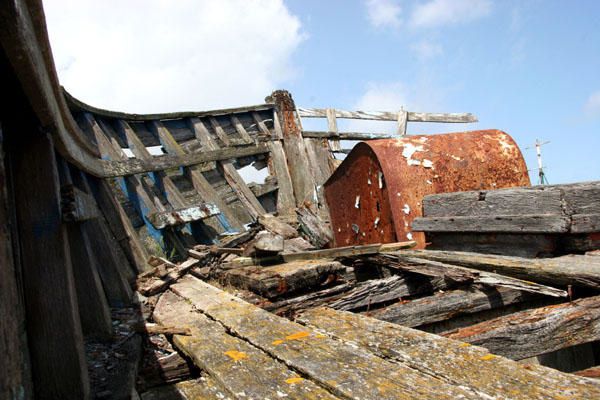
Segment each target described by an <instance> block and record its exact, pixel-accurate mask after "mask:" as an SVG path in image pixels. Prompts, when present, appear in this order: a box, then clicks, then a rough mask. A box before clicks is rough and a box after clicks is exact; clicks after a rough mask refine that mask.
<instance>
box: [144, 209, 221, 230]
mask: <svg viewBox="0 0 600 400" xmlns="http://www.w3.org/2000/svg"><path fill="white" fill-rule="evenodd" d="M220 213H221V211H220V210H219V209H218V208H217V207H215V206H213V205H212V204H201V205H197V206H192V207H187V208H183V209H178V210H171V211H163V212H159V213H154V214H150V215H148V216H147V218H148V221H150V223H151V224H152V225H153V226H154V227H155V228H156V229H163V228H165V227H167V226H177V225H182V224H186V223H188V222H194V221H201V220H203V219H206V218H209V217H212V216H215V215H219V214H220Z"/></svg>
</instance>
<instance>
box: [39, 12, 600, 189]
mask: <svg viewBox="0 0 600 400" xmlns="http://www.w3.org/2000/svg"><path fill="white" fill-rule="evenodd" d="M100 3H101V4H102V5H94V2H89V1H79V2H69V1H67V0H48V1H46V2H45V3H44V4H45V7H46V9H47V15H48V25H49V30H50V36H51V41H52V45H53V49H54V53H55V56H56V62H57V65H58V68H59V75H60V77H61V81H62V82H63V84H65V86H66V87H67V89H68V90H70V91H71V92H72V93H73V94H74V95H75V96H77V97H79V98H80V99H81V100H83V101H86V102H89V103H91V104H94V105H98V106H102V107H106V108H113V109H122V110H128V111H137V112H150V111H159V109H160V110H163V111H168V110H174V109H182V108H186V109H194V108H196V109H210V108H218V107H221V106H235V105H244V104H251V103H259V102H262V100H263V98H264V96H265V95H267V94H268V93H270V91H271V90H272V89H276V88H286V89H288V90H290V91H291V92H292V94H293V96H294V98H295V100H296V103H297V105H299V106H304V107H337V108H343V109H371V110H390V111H393V110H397V109H398V108H399V107H400V106H404V107H405V109H408V110H410V111H423V112H472V113H474V114H475V115H477V116H478V117H479V120H480V122H479V123H477V124H469V125H451V126H448V125H443V126H431V125H430V124H428V125H424V124H415V123H412V124H409V133H422V132H438V131H440V132H441V131H452V130H470V129H485V128H496V129H501V130H504V131H506V132H508V133H509V134H510V135H512V136H513V137H514V138H515V140H516V141H517V143H518V144H519V145H520V147H521V149H522V151H523V152H524V154H525V157H526V160H527V163H528V165H529V167H530V168H535V167H536V162H535V156H534V155H535V152H534V151H533V150H525V148H526V147H528V146H530V145H532V144H533V142H534V141H535V139H536V138H539V139H542V140H545V141H550V143H549V144H548V145H546V146H544V148H543V155H544V162H545V164H546V165H547V171H546V172H547V176H548V179H549V181H550V183H565V182H575V181H584V180H598V179H600V155H599V152H600V151H599V150H600V2H598V1H592V0H588V1H583V0H580V1H568V2H567V1H492V0H452V1H451V0H419V1H394V0H369V1H358V0H356V1H350V0H347V1H342V0H328V1H316V0H288V1H283V2H282V1H277V0H274V1H270V0H257V1H246V0H243V1H241V2H240V0H222V1H216V2H215V1H201V2H198V1H181V2H178V3H179V4H180V5H179V6H178V7H177V10H175V11H173V10H172V6H171V5H170V4H173V3H171V2H164V1H162V2H161V1H159V0H152V1H147V2H139V1H138V2H135V1H134V2H132V3H131V4H129V5H122V3H123V2H121V4H119V3H118V2H115V3H113V4H111V2H107V3H104V2H100ZM167 3H169V5H168V6H167V5H166V4H167ZM86 7H87V8H86ZM95 7H96V8H95ZM97 7H100V8H102V7H104V8H102V9H97ZM115 7H121V8H123V9H122V10H114V8H115ZM127 7H138V9H139V7H145V8H146V9H147V11H146V12H145V13H143V15H142V16H141V17H140V18H139V19H136V17H129V18H126V19H124V20H115V21H113V20H114V17H111V16H112V15H115V14H119V11H122V12H127V11H130V10H127ZM186 7H187V8H186ZM66 8H68V11H67V12H65V9H66ZM103 13H104V14H103ZM65 14H66V15H65ZM128 15H132V13H129V14H128ZM153 15H154V16H155V17H153ZM107 16H108V17H107ZM103 17H104V18H103ZM152 18H156V19H155V20H153V19H152ZM148 20H150V21H156V23H155V24H152V23H149V22H148ZM75 21H77V22H75ZM111 21H112V22H111ZM124 24H125V25H127V24H128V26H131V29H129V28H124V27H123V25H124ZM149 26H151V28H149ZM83 31H85V32H86V33H85V34H82V33H81V32H83ZM88 31H89V32H88ZM74 32H78V33H77V35H74ZM90 32H91V33H90ZM107 32H109V33H110V34H109V35H107ZM74 36H76V37H74ZM190 37H193V39H190ZM84 42H85V43H88V45H87V46H83V45H82V43H84ZM140 43H141V44H142V46H140ZM82 47H85V48H86V49H82ZM140 47H141V48H142V50H140ZM180 49H181V50H180ZM149 52H151V54H155V53H156V54H155V55H154V56H149V55H148V54H149ZM111 54H116V57H108V56H110V55H111ZM100 56H101V57H102V58H100ZM119 56H121V57H119ZM119 60H120V64H119ZM99 65H100V66H99ZM146 69H149V70H148V71H147V70H146ZM90 76H93V77H94V78H93V79H91V78H90ZM140 77H141V78H140ZM142 78H143V79H142ZM148 82H153V84H151V85H148ZM190 85H191V86H190ZM115 88H118V89H117V90H115ZM190 89H191V90H190ZM149 98H151V99H152V100H149ZM369 128H370V129H375V130H386V129H390V127H389V126H381V127H379V126H373V125H372V124H370V125H369ZM535 173H536V171H533V174H535ZM532 178H535V176H533V177H532Z"/></svg>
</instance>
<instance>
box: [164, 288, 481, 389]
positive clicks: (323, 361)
mask: <svg viewBox="0 0 600 400" xmlns="http://www.w3.org/2000/svg"><path fill="white" fill-rule="evenodd" d="M172 289H173V291H174V292H175V293H177V294H178V295H180V296H182V297H183V298H185V299H186V300H187V301H189V303H191V305H193V307H195V309H197V310H199V311H201V312H203V313H205V314H206V315H208V316H209V317H211V318H212V319H214V320H216V321H218V322H220V323H221V324H222V325H223V326H224V327H225V328H227V329H228V330H229V331H230V332H232V333H233V334H235V335H236V336H238V337H240V338H241V339H244V340H245V341H247V343H249V344H252V345H253V346H255V347H256V348H259V349H261V350H263V351H264V352H266V353H268V354H269V355H271V356H273V357H275V358H277V359H279V360H282V361H284V362H285V363H286V365H288V366H290V367H291V368H293V369H294V370H296V371H298V372H299V373H301V374H303V375H304V376H307V377H308V378H310V379H311V380H312V381H315V382H318V384H319V385H320V386H321V387H324V388H326V389H327V390H328V391H329V392H331V393H333V394H334V395H337V396H340V397H344V398H351V399H358V398H360V399H382V400H383V399H399V398H400V399H402V398H412V399H432V398H436V399H456V398H465V399H469V398H473V399H475V398H479V397H478V396H476V395H475V394H474V393H472V392H469V391H467V390H465V389H463V388H460V387H457V386H453V385H449V384H447V383H445V382H443V381H441V380H439V379H437V378H434V377H431V376H429V375H426V374H423V373H420V372H418V371H416V370H415V369H413V368H410V367H408V366H406V365H404V364H400V363H391V362H388V361H385V360H383V359H382V358H380V357H377V356H375V355H373V354H372V353H370V352H369V351H367V350H365V349H364V348H360V347H358V346H356V345H350V344H348V343H346V342H343V341H338V340H333V339H330V338H328V337H326V336H324V335H320V334H319V333H318V332H316V331H315V330H313V329H309V328H306V327H304V326H302V325H300V324H297V323H294V322H292V321H289V320H287V319H284V318H280V317H277V316H275V315H273V314H271V313H269V312H268V311H265V310H262V309H260V308H257V307H255V306H253V305H251V304H249V303H246V302H244V301H242V300H240V299H238V298H236V297H234V296H232V295H230V294H228V293H225V292H223V291H221V290H219V289H217V288H215V287H213V286H211V285H209V284H206V283H204V282H202V281H200V280H198V279H196V278H192V277H188V278H186V279H185V280H182V281H181V282H179V283H178V284H176V285H174V286H173V287H172ZM207 336H208V337H210V335H203V341H204V340H206V337H207ZM175 338H176V339H177V338H178V337H177V336H176V337H175Z"/></svg>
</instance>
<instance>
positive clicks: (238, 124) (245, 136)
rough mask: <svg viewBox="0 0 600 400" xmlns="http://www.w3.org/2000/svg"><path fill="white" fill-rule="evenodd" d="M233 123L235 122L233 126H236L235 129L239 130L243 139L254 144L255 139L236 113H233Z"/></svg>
mask: <svg viewBox="0 0 600 400" xmlns="http://www.w3.org/2000/svg"><path fill="white" fill-rule="evenodd" d="M231 123H232V124H233V126H234V127H235V130H236V131H237V133H239V135H240V136H241V138H242V140H243V141H244V142H245V143H247V144H254V140H253V139H252V137H251V136H250V135H249V134H248V132H247V131H246V128H244V125H242V123H241V122H240V119H239V118H238V117H236V116H235V115H232V116H231Z"/></svg>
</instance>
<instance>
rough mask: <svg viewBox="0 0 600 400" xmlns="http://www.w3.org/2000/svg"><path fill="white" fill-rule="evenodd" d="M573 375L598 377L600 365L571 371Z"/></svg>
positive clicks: (599, 375)
mask: <svg viewBox="0 0 600 400" xmlns="http://www.w3.org/2000/svg"><path fill="white" fill-rule="evenodd" d="M573 375H577V376H583V377H584V378H592V379H600V365H599V366H595V367H590V368H586V369H584V370H581V371H577V372H573Z"/></svg>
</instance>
